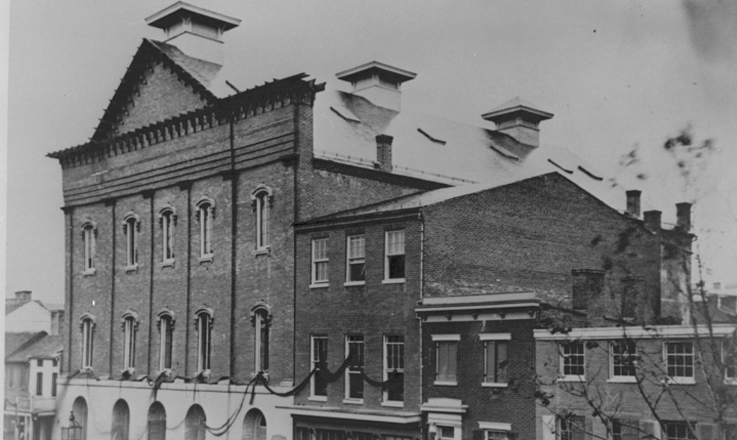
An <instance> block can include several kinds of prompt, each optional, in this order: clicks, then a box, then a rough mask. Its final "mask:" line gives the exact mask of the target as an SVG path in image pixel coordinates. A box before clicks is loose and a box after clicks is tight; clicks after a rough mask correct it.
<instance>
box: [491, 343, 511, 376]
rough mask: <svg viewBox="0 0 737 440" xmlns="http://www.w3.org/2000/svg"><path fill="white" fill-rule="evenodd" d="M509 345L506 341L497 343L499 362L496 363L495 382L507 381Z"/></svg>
mask: <svg viewBox="0 0 737 440" xmlns="http://www.w3.org/2000/svg"><path fill="white" fill-rule="evenodd" d="M507 346H508V343H507V342H506V341H499V342H497V343H496V350H497V363H496V368H497V370H496V379H495V380H494V382H497V383H507V363H508V361H507Z"/></svg>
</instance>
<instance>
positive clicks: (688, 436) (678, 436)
mask: <svg viewBox="0 0 737 440" xmlns="http://www.w3.org/2000/svg"><path fill="white" fill-rule="evenodd" d="M663 424H664V425H665V426H664V428H665V429H664V431H665V432H664V433H663V434H665V435H664V436H663V440H696V435H695V433H694V431H695V430H696V427H695V426H694V425H693V424H689V422H682V421H666V422H663Z"/></svg>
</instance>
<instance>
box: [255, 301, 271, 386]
mask: <svg viewBox="0 0 737 440" xmlns="http://www.w3.org/2000/svg"><path fill="white" fill-rule="evenodd" d="M269 325H270V324H269V314H268V312H267V311H266V309H259V310H257V311H256V313H255V314H254V327H255V330H256V331H255V332H254V333H255V337H256V349H255V350H254V351H255V354H256V356H255V359H254V360H255V371H257V372H258V371H268V370H269Z"/></svg>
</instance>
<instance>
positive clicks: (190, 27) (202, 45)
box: [146, 2, 241, 66]
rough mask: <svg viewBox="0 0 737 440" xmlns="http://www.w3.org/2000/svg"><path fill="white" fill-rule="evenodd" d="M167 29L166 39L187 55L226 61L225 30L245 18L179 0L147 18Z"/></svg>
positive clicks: (213, 60) (218, 62)
mask: <svg viewBox="0 0 737 440" xmlns="http://www.w3.org/2000/svg"><path fill="white" fill-rule="evenodd" d="M146 23H147V24H148V25H149V26H153V27H155V28H159V29H162V30H163V31H164V33H166V40H165V41H164V42H165V43H168V44H171V45H174V46H176V47H177V48H179V50H181V51H182V52H184V53H185V54H186V55H188V56H190V57H192V58H197V59H200V60H204V61H209V62H211V63H215V64H219V65H221V66H222V65H223V59H224V56H223V39H222V38H223V33H224V32H225V31H228V30H230V29H233V28H234V27H236V26H238V25H239V24H240V23H241V21H240V20H239V19H237V18H232V17H228V16H226V15H223V14H218V13H217V12H213V11H209V10H207V9H203V8H200V7H197V6H194V5H190V4H189V3H185V2H176V3H174V4H173V5H171V6H169V7H167V8H165V9H162V10H161V11H159V12H157V13H155V14H154V15H152V16H150V17H148V18H147V19H146Z"/></svg>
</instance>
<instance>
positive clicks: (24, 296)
mask: <svg viewBox="0 0 737 440" xmlns="http://www.w3.org/2000/svg"><path fill="white" fill-rule="evenodd" d="M31 296H32V292H31V291H30V290H19V291H17V292H15V302H16V303H18V304H25V303H27V302H30V301H31Z"/></svg>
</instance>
